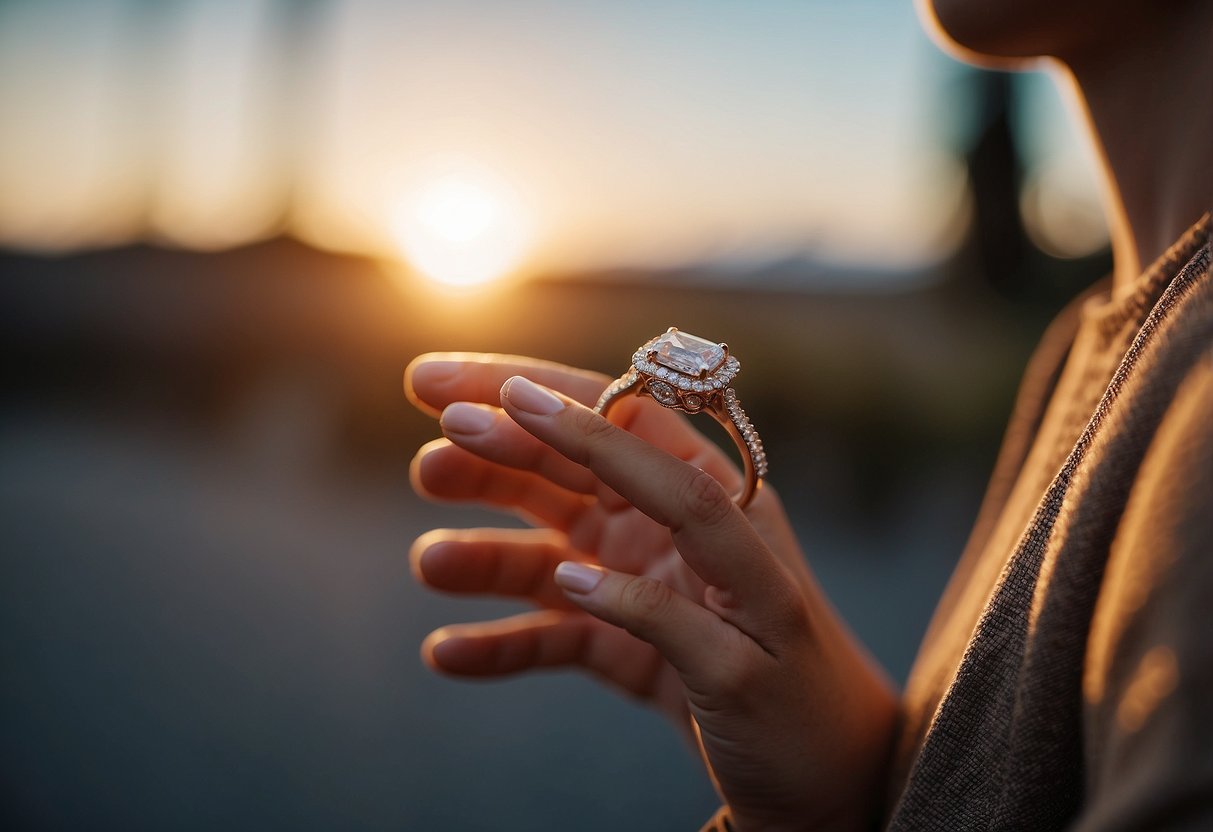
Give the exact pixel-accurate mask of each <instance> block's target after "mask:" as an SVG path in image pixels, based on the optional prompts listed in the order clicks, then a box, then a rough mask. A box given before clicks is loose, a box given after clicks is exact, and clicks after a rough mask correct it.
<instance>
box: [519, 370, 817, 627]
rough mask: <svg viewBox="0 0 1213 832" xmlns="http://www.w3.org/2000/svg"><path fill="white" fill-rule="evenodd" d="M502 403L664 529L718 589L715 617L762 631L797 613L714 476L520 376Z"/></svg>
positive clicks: (781, 574) (767, 555)
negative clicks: (717, 614) (757, 627)
mask: <svg viewBox="0 0 1213 832" xmlns="http://www.w3.org/2000/svg"><path fill="white" fill-rule="evenodd" d="M501 398H502V406H503V407H504V408H505V410H506V412H507V413H509V415H510V417H511V418H513V419H514V420H515V421H516V422H518V424H520V425H522V427H523V428H525V429H526V430H527V431H529V432H530V433H531V434H533V435H534V436H535V437H536V438H538V439H539V440H541V441H543V442H545V443H547V444H549V445H551V446H552V447H553V448H555V449H556V450H557V451H559V452H560V453H562V454H564V455H565V456H567V457H568V458H569V459H571V460H573V461H574V462H576V463H578V464H580V465H584V466H585V467H586V468H588V469H589V470H590V471H592V472H593V473H594V474H595V476H597V477H598V478H599V479H600V480H602V482H603V483H605V484H606V485H607V486H609V487H610V488H611V489H613V490H614V491H615V492H616V493H617V494H619V495H620V496H621V497H623V498H624V499H626V500H628V502H630V503H631V504H632V505H633V506H635V507H636V508H637V509H639V510H640V511H641V512H643V513H644V514H647V515H648V516H649V517H651V518H653V519H654V520H656V521H657V522H658V523H661V524H662V525H664V526H666V527H668V528H669V529H670V532H671V534H672V535H673V538H674V543H675V545H676V546H677V547H678V551H679V553H680V554H681V555H682V557H683V560H685V561H686V563H687V565H688V566H690V567H691V569H692V570H693V571H694V572H695V573H696V574H697V575H699V577H700V578H702V579H703V580H704V581H705V582H707V583H708V584H710V585H711V586H713V587H715V588H716V589H717V590H718V592H717V594H716V595H715V596H713V597H714V599H715V600H716V601H717V602H718V606H719V607H721V608H722V609H720V610H717V612H718V613H719V614H721V615H722V616H724V617H725V618H727V619H729V620H731V621H734V623H737V622H738V621H739V620H740V621H742V622H745V623H750V624H757V625H758V626H759V627H760V628H762V629H767V630H769V629H772V628H773V629H776V630H778V629H780V628H781V627H782V626H783V625H785V624H786V623H787V622H788V620H789V616H790V615H795V614H797V612H798V610H799V607H798V605H797V602H796V599H797V598H798V597H799V595H798V592H797V590H796V588H795V585H794V582H793V581H792V580H791V578H790V576H789V575H788V573H787V572H786V571H785V570H784V568H783V567H782V565H781V564H780V563H779V561H778V560H777V559H776V557H775V555H774V554H773V553H772V552H771V550H770V549H769V548H768V547H767V545H766V543H764V542H763V540H762V538H761V537H760V536H759V535H758V533H757V531H755V529H754V527H753V526H752V525H751V524H750V522H749V520H748V519H747V518H746V516H745V514H744V513H743V512H742V510H741V509H740V508H738V506H737V505H736V504H735V503H734V502H733V500H732V498H731V497H730V496H729V494H728V492H727V491H725V489H724V486H723V485H721V483H720V482H719V481H718V480H717V479H716V478H715V477H712V476H711V475H710V474H708V473H706V472H704V471H702V470H700V469H698V468H696V467H695V466H693V465H690V464H688V463H686V462H683V461H682V460H680V459H678V458H676V457H674V456H671V455H670V454H668V453H665V452H663V451H661V450H660V449H657V448H654V447H653V446H652V445H651V444H649V443H648V442H645V441H644V440H643V439H641V438H639V437H637V436H635V435H633V434H631V433H629V432H628V431H626V430H621V429H619V428H617V427H616V426H614V425H612V424H611V423H610V422H608V421H607V420H606V419H604V418H602V417H601V416H599V415H598V414H596V413H594V412H593V411H592V410H589V409H587V408H585V407H581V406H579V405H578V404H576V403H575V402H571V401H570V400H568V399H567V398H560V397H558V396H556V395H555V394H553V393H552V392H550V391H548V390H545V389H544V388H542V387H537V386H536V385H534V384H532V383H530V382H529V381H528V380H527V379H525V378H521V377H516V378H512V379H510V380H509V381H507V382H506V384H505V387H504V388H503V391H502V397H501ZM772 625H773V626H772ZM739 626H740V625H739ZM741 628H742V629H743V630H746V629H747V628H746V627H744V626H743V627H741Z"/></svg>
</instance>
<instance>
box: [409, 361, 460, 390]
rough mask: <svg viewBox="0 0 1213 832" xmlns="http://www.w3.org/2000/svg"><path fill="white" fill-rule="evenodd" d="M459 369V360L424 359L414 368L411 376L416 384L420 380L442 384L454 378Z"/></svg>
mask: <svg viewBox="0 0 1213 832" xmlns="http://www.w3.org/2000/svg"><path fill="white" fill-rule="evenodd" d="M459 369H460V366H459V362H458V361H423V362H422V363H420V364H418V365H417V366H415V367H414V368H413V372H412V375H411V378H412V380H413V385H414V386H416V385H417V382H418V381H422V382H423V383H426V384H434V383H438V384H441V383H442V382H445V381H450V380H451V379H453V378H454V377H455V375H456V374H457V373H458V372H459Z"/></svg>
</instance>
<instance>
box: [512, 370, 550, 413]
mask: <svg viewBox="0 0 1213 832" xmlns="http://www.w3.org/2000/svg"><path fill="white" fill-rule="evenodd" d="M501 395H502V396H503V397H504V398H506V399H509V401H510V403H511V404H512V405H514V406H515V407H517V408H518V409H519V410H525V411H526V412H527V413H534V414H535V415H536V416H551V415H552V414H553V413H559V412H560V411H561V410H564V402H562V401H561V400H560V399H558V398H556V396H555V395H553V394H552V393H551V392H550V391H548V390H545V389H543V388H542V387H540V386H539V385H538V384H536V383H535V382H533V381H530V380H529V379H525V378H523V377H522V376H514V377H513V378H511V379H510V380H509V381H507V382H506V383H505V386H504V387H502V388H501Z"/></svg>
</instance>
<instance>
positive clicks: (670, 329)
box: [666, 326, 678, 332]
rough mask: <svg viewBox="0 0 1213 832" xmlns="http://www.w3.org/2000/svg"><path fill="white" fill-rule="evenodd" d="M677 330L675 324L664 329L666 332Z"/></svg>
mask: <svg viewBox="0 0 1213 832" xmlns="http://www.w3.org/2000/svg"><path fill="white" fill-rule="evenodd" d="M677 331H678V327H676V326H672V327H670V328H669V329H667V330H666V332H677Z"/></svg>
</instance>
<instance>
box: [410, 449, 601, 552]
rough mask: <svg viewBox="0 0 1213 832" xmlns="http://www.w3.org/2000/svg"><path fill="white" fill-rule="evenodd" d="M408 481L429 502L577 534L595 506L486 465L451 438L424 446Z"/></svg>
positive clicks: (521, 474)
mask: <svg viewBox="0 0 1213 832" xmlns="http://www.w3.org/2000/svg"><path fill="white" fill-rule="evenodd" d="M409 476H410V479H411V480H412V483H413V489H414V490H415V491H416V492H417V493H418V494H419V495H421V496H423V497H426V498H428V499H432V500H450V501H461V502H467V501H475V502H479V503H485V504H487V505H491V506H497V507H499V508H505V509H508V510H511V511H516V512H520V513H521V514H522V515H523V516H524V517H526V518H527V519H529V520H530V521H532V522H534V523H536V524H537V525H544V526H549V527H551V528H553V529H556V530H558V531H562V532H568V531H572V530H573V527H574V526H575V524H576V523H577V521H578V520H579V519H580V518H581V516H582V515H583V513H584V512H585V511H586V509H587V508H588V507H589V506H590V505H592V502H593V501H592V499H591V498H589V497H587V496H585V495H584V494H575V493H573V492H571V491H568V490H566V489H564V488H560V487H559V486H557V485H555V484H553V483H551V482H549V481H548V480H546V479H544V478H543V477H540V476H538V475H536V474H531V473H527V472H524V471H515V470H512V469H510V468H506V467H504V466H501V465H496V464H494V463H491V462H486V461H485V460H483V459H481V458H480V457H478V456H476V455H475V454H473V453H471V452H469V451H465V450H464V449H463V448H460V447H458V446H456V445H452V444H451V443H450V441H449V440H447V439H435V440H434V441H433V442H429V443H427V444H425V445H423V446H422V447H421V450H419V451H418V452H417V455H416V456H415V457H413V463H412V466H411V467H410V470H409Z"/></svg>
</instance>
